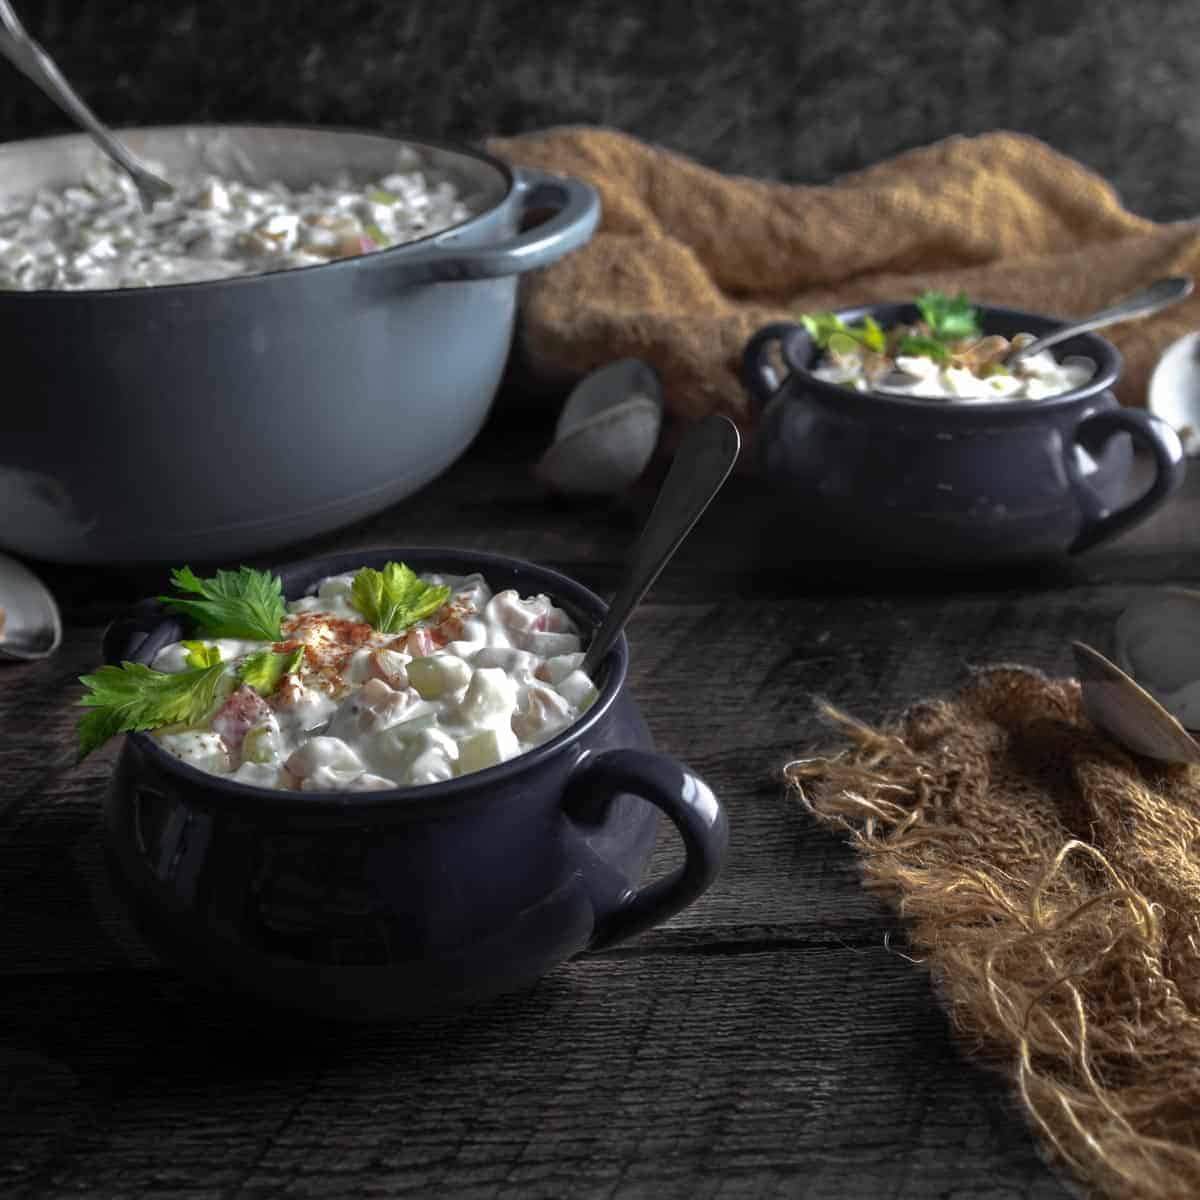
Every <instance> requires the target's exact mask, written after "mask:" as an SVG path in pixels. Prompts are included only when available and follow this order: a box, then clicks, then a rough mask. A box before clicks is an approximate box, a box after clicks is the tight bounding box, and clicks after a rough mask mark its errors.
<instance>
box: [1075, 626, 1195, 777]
mask: <svg viewBox="0 0 1200 1200" xmlns="http://www.w3.org/2000/svg"><path fill="white" fill-rule="evenodd" d="M1074 650H1075V669H1076V673H1077V674H1078V676H1079V686H1080V690H1081V692H1082V694H1083V706H1084V708H1085V709H1086V710H1087V714H1088V717H1089V718H1090V719H1091V720H1092V722H1093V724H1095V725H1097V726H1098V727H1099V728H1100V729H1103V730H1104V732H1105V733H1107V734H1108V735H1109V736H1110V737H1112V738H1114V739H1115V740H1116V741H1118V742H1120V743H1121V745H1123V746H1124V747H1125V748H1126V749H1127V750H1132V751H1134V752H1135V753H1136V754H1143V755H1145V756H1146V757H1147V758H1157V759H1160V760H1162V761H1164V762H1179V763H1200V744H1197V743H1196V741H1195V740H1194V739H1193V738H1192V737H1191V735H1190V734H1189V733H1188V731H1187V730H1186V729H1184V727H1183V726H1182V725H1181V724H1180V723H1179V722H1178V721H1177V720H1176V719H1175V718H1174V717H1173V716H1172V715H1171V714H1170V713H1169V712H1167V710H1166V709H1165V708H1163V706H1162V705H1161V704H1159V703H1158V701H1157V700H1155V699H1154V697H1153V696H1151V695H1150V694H1149V693H1148V692H1147V691H1145V690H1144V689H1143V688H1141V687H1139V686H1138V685H1137V683H1136V682H1135V681H1134V680H1133V679H1131V678H1130V677H1129V676H1128V675H1127V674H1126V673H1125V672H1124V671H1122V670H1121V669H1120V668H1119V667H1117V666H1116V665H1115V664H1113V663H1111V662H1109V661H1108V659H1107V658H1105V657H1104V655H1103V654H1100V653H1099V652H1098V651H1096V650H1093V649H1092V647H1091V646H1088V645H1085V644H1084V643H1083V642H1075V643H1074Z"/></svg>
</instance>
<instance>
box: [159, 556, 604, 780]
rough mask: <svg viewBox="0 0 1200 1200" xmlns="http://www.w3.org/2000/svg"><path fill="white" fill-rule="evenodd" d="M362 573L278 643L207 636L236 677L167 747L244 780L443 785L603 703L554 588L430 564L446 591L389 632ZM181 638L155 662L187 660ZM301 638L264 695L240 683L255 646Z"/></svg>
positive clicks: (315, 604) (332, 584) (304, 610)
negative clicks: (444, 570)
mask: <svg viewBox="0 0 1200 1200" xmlns="http://www.w3.org/2000/svg"><path fill="white" fill-rule="evenodd" d="M354 578H355V574H354V572H350V573H347V574H345V575H334V576H330V577H329V578H326V579H324V580H322V581H321V583H320V584H319V585H318V586H317V587H316V589H315V591H314V593H313V594H311V595H308V596H305V597H303V598H301V599H299V600H295V601H293V602H292V603H291V604H289V605H288V615H287V616H286V617H285V618H284V620H283V626H282V631H283V638H284V640H283V641H282V642H280V643H270V642H256V641H241V640H232V639H215V640H213V639H207V640H206V649H208V650H209V652H211V648H212V647H215V648H216V651H217V652H219V654H220V660H221V663H222V664H223V665H224V666H225V667H226V669H227V672H228V677H229V683H230V687H229V688H228V690H226V692H225V694H224V695H223V697H222V699H221V700H220V703H219V706H218V707H217V708H216V711H215V712H214V713H213V715H212V717H211V719H209V720H208V721H207V723H206V725H205V727H204V728H200V729H196V728H189V729H172V728H170V727H167V728H164V729H159V730H156V731H155V732H154V734H153V735H152V736H154V737H155V738H156V739H157V740H158V743H159V744H160V745H161V746H162V747H163V748H164V749H166V750H168V751H169V752H170V753H172V754H174V755H176V756H177V757H178V758H180V759H182V760H183V761H185V762H187V763H190V764H191V765H192V766H194V767H199V768H200V769H201V770H204V771H209V772H211V773H213V774H215V775H221V776H225V777H227V778H229V779H234V780H238V781H240V782H242V783H249V784H255V785H257V786H259V787H267V788H287V789H297V790H300V791H352V792H353V791H370V790H374V789H379V788H395V787H410V786H415V785H419V784H427V783H437V782H440V781H443V780H447V779H453V778H455V777H456V776H459V775H465V774H467V773H468V772H471V771H478V770H480V769H482V768H484V767H490V766H493V765H495V764H497V763H501V762H504V761H506V760H507V759H510V758H514V757H515V756H517V755H518V754H521V753H523V752H524V751H527V750H529V749H531V748H533V747H534V746H537V745H540V744H541V743H543V742H545V741H547V740H548V739H550V738H552V737H554V736H555V735H556V734H557V733H559V732H561V731H562V730H563V729H565V728H566V727H567V726H568V725H570V724H571V723H572V722H573V721H575V720H576V718H578V717H579V716H580V714H581V713H583V712H584V711H585V710H586V709H587V708H588V706H589V705H590V704H591V703H592V702H593V701H594V700H595V698H596V695H597V692H596V688H595V687H594V686H593V684H592V682H591V680H590V679H589V678H588V677H587V676H586V675H585V674H584V673H583V672H582V671H581V670H580V664H581V662H582V660H583V653H582V645H581V638H580V633H579V630H578V629H577V628H576V627H575V625H574V624H573V623H572V621H571V619H570V617H569V616H568V614H567V613H565V612H564V611H563V610H562V609H560V608H558V607H556V606H555V605H554V604H553V603H552V602H551V601H550V599H549V598H548V597H546V596H544V595H535V596H527V597H522V596H520V595H518V593H517V592H515V591H512V590H505V591H500V592H495V593H493V591H492V590H491V588H490V587H489V586H488V583H487V581H486V580H485V579H484V578H483V576H482V575H478V574H473V575H467V576H450V575H438V574H434V573H422V574H421V576H420V578H421V579H422V580H424V581H426V582H428V583H432V584H445V585H447V586H448V587H449V589H450V593H449V597H448V598H447V599H446V601H445V602H444V603H443V604H442V606H441V607H440V608H439V609H438V610H437V611H436V612H434V613H433V614H432V615H431V616H429V617H428V618H425V619H423V620H420V621H417V622H415V623H414V624H412V625H410V626H409V627H408V628H407V629H406V630H405V631H404V632H403V633H400V634H396V635H388V634H384V633H380V632H378V631H377V630H376V629H375V628H374V627H373V626H372V625H370V624H369V623H368V622H367V621H365V620H364V618H363V614H362V613H361V612H360V611H359V610H358V609H357V608H355V606H354V604H353V603H352V598H351V589H352V585H353V582H354ZM189 647H190V648H192V649H193V650H194V648H195V647H196V643H195V642H190V643H184V642H174V643H172V644H171V645H168V646H166V647H164V648H163V649H162V650H161V651H160V652H159V653H158V655H157V656H156V657H155V659H154V663H153V667H154V669H155V670H158V671H165V672H179V671H184V670H186V669H187V665H188V654H189ZM272 648H273V649H274V650H276V651H281V650H285V649H286V650H297V649H300V648H302V649H303V654H302V656H300V658H299V665H298V667H297V669H296V670H295V671H294V672H292V673H289V674H286V675H284V676H283V678H282V680H281V682H280V683H279V686H278V687H277V688H276V689H275V690H274V691H273V692H272V693H271V694H269V695H268V696H266V697H265V698H264V697H263V696H262V695H260V694H259V693H258V692H257V691H255V690H254V689H253V688H251V687H249V686H246V685H245V684H242V685H240V686H236V684H237V670H238V666H239V664H241V663H243V662H244V661H245V659H246V657H247V656H248V655H250V654H252V653H254V652H255V651H262V650H264V649H268V650H270V649H272Z"/></svg>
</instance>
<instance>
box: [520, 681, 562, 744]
mask: <svg viewBox="0 0 1200 1200" xmlns="http://www.w3.org/2000/svg"><path fill="white" fill-rule="evenodd" d="M571 716H572V712H571V705H570V703H569V702H568V700H567V699H566V697H565V696H562V695H560V694H559V693H558V692H556V691H554V689H553V688H550V687H547V686H546V685H545V684H542V683H534V684H530V686H529V687H528V688H526V689H525V694H524V696H523V697H522V699H521V705H520V707H519V708H518V709H517V711H516V712H515V713H513V718H512V730H513V733H515V734H516V735H517V737H519V738H520V739H521V741H523V742H532V743H534V744H537V743H540V742H545V741H549V739H550V738H552V737H553V736H554V735H555V734H556V733H557V732H558V731H559V730H560V729H565V728H566V726H567V725H569V724H570V722H571Z"/></svg>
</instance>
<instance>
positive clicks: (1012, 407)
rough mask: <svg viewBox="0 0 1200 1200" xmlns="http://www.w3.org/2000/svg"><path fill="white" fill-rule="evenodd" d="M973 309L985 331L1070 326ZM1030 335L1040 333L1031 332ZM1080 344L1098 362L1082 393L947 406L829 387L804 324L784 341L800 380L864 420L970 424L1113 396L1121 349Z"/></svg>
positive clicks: (1027, 314)
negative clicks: (1010, 325) (998, 326)
mask: <svg viewBox="0 0 1200 1200" xmlns="http://www.w3.org/2000/svg"><path fill="white" fill-rule="evenodd" d="M972 307H973V308H975V309H976V310H977V311H978V312H979V314H980V324H981V325H982V326H985V327H986V323H987V319H988V317H1001V318H1004V319H1007V320H1012V321H1014V322H1018V321H1029V322H1031V323H1032V324H1034V325H1041V326H1043V327H1044V332H1046V333H1049V332H1051V331H1052V330H1053V329H1060V328H1062V326H1064V325H1067V324H1069V323H1070V322H1069V321H1068V320H1066V319H1063V318H1061V317H1053V316H1050V315H1049V314H1047V313H1040V312H1036V311H1034V310H1033V309H1022V308H1009V307H1007V306H1005V305H1000V304H985V303H983V302H973V303H972ZM897 310H899V311H897ZM833 311H834V315H835V316H837V317H840V318H841V319H842V320H843V321H845V322H847V323H851V322H853V321H856V320H861V319H862V318H863V317H865V316H868V315H869V316H872V317H876V318H878V316H879V314H880V313H881V312H890V313H891V315H890V316H889V317H888V318H887V320H888V323H890V324H895V323H896V322H897V321H902V320H906V319H907V318H906V317H905V316H903V315H901V314H902V313H910V314H912V315H914V316H915V315H916V314H917V308H916V304H915V302H914V301H912V300H880V301H875V302H874V303H871V304H860V305H856V306H854V307H850V308H839V309H834V310H833ZM882 323H883V322H882V321H881V324H882ZM985 332H986V328H985ZM1030 332H1034V331H1032V330H1031V331H1030ZM1077 340H1078V341H1082V342H1084V343H1085V344H1087V345H1088V346H1089V347H1090V349H1091V353H1089V357H1090V358H1092V359H1093V361H1094V362H1095V363H1096V373H1095V375H1093V376H1092V378H1091V379H1089V380H1088V381H1087V382H1086V383H1084V384H1081V385H1080V386H1079V387H1077V388H1072V389H1071V390H1070V391H1067V392H1060V393H1059V394H1058V395H1055V396H1045V397H1043V398H1041V399H1038V400H1031V399H1022V400H1004V399H997V400H968V401H965V402H962V403H946V402H944V401H940V400H939V399H937V398H936V397H924V398H922V397H909V396H898V395H895V394H893V393H890V392H874V391H867V392H859V391H851V390H850V389H849V388H844V387H841V386H840V385H838V384H836V383H829V382H827V381H826V380H824V379H818V378H817V377H816V376H815V375H813V373H812V371H811V370H810V368H809V367H808V366H807V365H805V363H804V361H803V357H805V356H802V355H801V353H800V349H799V348H800V347H801V346H802V345H803V346H806V347H807V349H808V351H809V352H811V351H812V350H813V349H814V348H813V347H812V339H811V337H810V335H809V333H808V331H807V330H806V329H805V328H804V326H803V325H801V324H800V323H799V322H798V321H797V322H795V323H794V324H792V329H791V330H790V331H789V332H788V333H786V334H784V336H783V337H782V339H781V341H780V352H781V354H782V356H783V360H784V362H785V363H786V364H787V366H788V368H789V370H790V371H791V373H792V375H796V376H799V377H800V378H801V379H802V380H803V381H804V385H805V387H806V388H809V389H812V390H814V391H815V392H816V393H817V394H818V395H820V396H822V397H823V398H826V399H829V400H834V401H836V402H837V404H838V406H839V407H840V408H841V409H843V410H845V409H852V410H854V411H856V412H860V413H862V414H863V415H870V414H871V413H872V412H876V413H878V412H879V411H881V410H882V411H887V410H888V409H891V410H893V411H894V412H896V413H902V414H904V415H905V416H917V415H924V416H929V417H936V418H937V419H938V420H939V421H944V420H952V421H953V420H970V419H971V415H972V414H974V415H976V416H979V417H986V418H995V417H1000V416H1005V415H1008V416H1011V417H1013V418H1015V419H1020V418H1023V417H1028V416H1030V415H1031V414H1035V413H1039V412H1045V411H1047V410H1048V409H1059V408H1069V407H1070V406H1071V405H1073V404H1077V403H1078V402H1079V401H1081V400H1085V399H1089V398H1091V397H1093V396H1098V395H1100V394H1101V393H1102V392H1106V391H1108V389H1109V388H1111V387H1112V385H1113V384H1114V383H1115V382H1116V380H1117V378H1118V377H1119V376H1120V373H1121V367H1122V365H1123V364H1122V359H1121V352H1120V351H1119V350H1118V349H1117V348H1116V346H1114V345H1113V344H1112V342H1110V341H1108V339H1107V338H1102V337H1100V336H1099V335H1098V334H1096V333H1092V332H1088V333H1079V334H1076V335H1075V336H1074V337H1072V338H1069V339H1068V342H1067V344H1070V343H1071V342H1075V341H1077ZM792 375H789V376H788V377H787V379H784V380H782V381H781V383H780V386H779V390H780V391H782V390H783V389H784V388H786V386H787V383H788V380H789V379H791V377H792ZM951 414H953V415H951Z"/></svg>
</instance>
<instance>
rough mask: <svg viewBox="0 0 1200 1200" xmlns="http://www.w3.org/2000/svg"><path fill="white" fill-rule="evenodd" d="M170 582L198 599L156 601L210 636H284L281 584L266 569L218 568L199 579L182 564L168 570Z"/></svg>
mask: <svg viewBox="0 0 1200 1200" xmlns="http://www.w3.org/2000/svg"><path fill="white" fill-rule="evenodd" d="M171 582H172V583H174V584H175V586H176V587H177V588H178V589H179V590H180V591H181V592H192V593H193V594H195V595H198V596H200V597H201V599H199V600H188V599H184V598H182V597H179V596H159V597H158V598H159V600H161V601H162V602H163V603H164V604H165V605H166V606H167V607H168V608H170V609H171V610H173V611H174V612H177V613H181V614H182V615H183V616H186V617H190V618H191V619H192V620H193V621H194V622H195V623H196V625H198V626H199V627H200V629H201V630H203V632H205V633H207V634H209V635H210V636H212V637H230V638H251V639H253V640H255V641H266V642H277V641H279V640H280V638H282V636H283V631H282V627H281V622H282V621H283V618H284V616H285V614H286V612H287V609H286V608H285V607H284V603H283V585H282V584H281V583H280V581H279V578H278V576H275V575H272V574H270V572H268V571H255V570H252V569H251V568H250V567H239V568H238V570H236V571H218V572H217V573H216V575H215V576H213V578H212V579H198V578H197V577H196V576H195V575H194V574H193V573H192V570H191V568H190V567H182V568H180V569H178V570H175V571H172V572H171Z"/></svg>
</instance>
